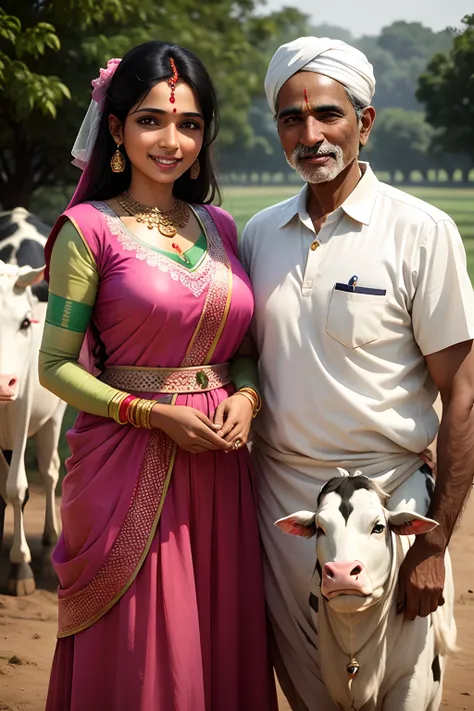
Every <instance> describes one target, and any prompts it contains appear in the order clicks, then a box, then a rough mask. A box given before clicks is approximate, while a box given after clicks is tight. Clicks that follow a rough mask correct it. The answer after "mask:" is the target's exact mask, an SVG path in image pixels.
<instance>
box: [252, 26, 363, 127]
mask: <svg viewBox="0 0 474 711" xmlns="http://www.w3.org/2000/svg"><path fill="white" fill-rule="evenodd" d="M301 70H304V71H307V72H316V73H317V74H324V75H325V76H327V77H330V78H331V79H335V80H336V81H338V82H340V83H341V84H342V85H343V86H345V87H346V89H348V90H349V91H350V92H351V93H352V94H353V95H354V96H355V97H356V98H357V99H360V101H362V102H363V103H364V104H365V105H366V106H368V105H369V104H370V102H371V101H372V97H373V95H374V91H375V77H374V69H373V67H372V65H371V64H370V62H369V60H368V59H367V57H366V56H365V54H363V53H362V52H360V51H359V50H358V49H356V48H355V47H351V46H350V45H349V44H346V43H345V42H342V41H341V40H333V39H329V37H300V38H299V39H296V40H293V42H288V43H287V44H282V45H281V47H279V48H278V49H277V51H276V52H275V54H274V55H273V57H272V60H271V62H270V65H269V67H268V71H267V76H266V77H265V93H266V95H267V100H268V103H269V104H270V108H271V109H272V111H273V112H274V113H275V112H276V109H277V98H278V92H279V91H280V89H281V87H282V86H283V84H284V83H285V82H286V81H288V79H289V78H290V77H292V76H293V74H296V73H297V72H300V71H301Z"/></svg>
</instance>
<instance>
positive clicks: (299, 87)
mask: <svg viewBox="0 0 474 711" xmlns="http://www.w3.org/2000/svg"><path fill="white" fill-rule="evenodd" d="M372 121H373V118H372V120H371V121H370V126H369V127H368V128H367V127H366V125H365V124H366V121H365V120H360V119H358V117H357V115H356V112H355V109H354V107H353V105H352V104H351V102H350V101H349V98H348V96H347V94H346V91H345V89H344V87H343V86H342V84H340V83H339V82H337V81H335V80H334V79H330V78H329V77H325V76H323V75H322V74H315V73H314V72H304V71H302V72H298V73H297V74H294V75H293V76H292V77H291V78H290V79H288V81H287V82H286V83H285V84H284V85H283V86H282V88H281V89H280V92H279V94H278V107H277V126H278V134H279V136H280V140H281V144H282V146H283V150H284V151H285V156H286V159H287V161H288V163H289V164H290V166H291V167H292V168H294V170H296V172H297V173H298V174H299V175H300V176H301V177H302V178H303V180H305V181H306V182H307V183H327V182H329V181H331V180H334V179H335V178H336V177H337V176H338V175H339V173H341V172H342V171H343V170H344V169H345V168H347V166H349V165H350V164H351V163H352V162H353V161H354V160H355V159H356V158H357V156H358V154H359V144H362V145H365V144H366V142H367V140H368V137H369V133H370V128H371V126H372Z"/></svg>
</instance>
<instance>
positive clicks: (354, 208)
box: [278, 161, 379, 228]
mask: <svg viewBox="0 0 474 711" xmlns="http://www.w3.org/2000/svg"><path fill="white" fill-rule="evenodd" d="M359 166H360V168H361V170H362V178H361V179H360V180H359V182H358V183H357V185H356V186H355V188H354V190H353V191H352V192H351V194H350V195H349V197H347V198H346V199H345V201H344V202H343V203H342V205H341V206H340V208H339V209H342V210H344V212H345V213H346V215H348V216H349V217H351V218H352V219H353V220H356V222H361V223H362V224H363V225H369V224H370V218H371V216H372V211H373V209H374V204H375V200H376V197H377V192H378V186H379V181H378V178H377V176H376V175H375V173H374V172H373V170H372V168H371V167H370V165H369V164H368V163H365V162H362V161H359ZM308 190H309V187H308V184H307V183H306V185H304V186H303V188H302V190H300V192H299V193H298V194H297V195H295V196H294V197H293V198H291V199H290V200H287V202H286V203H285V205H283V207H282V211H281V217H280V220H279V223H278V226H279V227H280V228H281V227H285V225H287V224H288V223H289V221H290V220H291V219H293V217H294V216H295V215H299V217H300V219H301V221H302V222H306V221H307V220H308V219H309V216H308V210H307V208H306V204H307V200H308Z"/></svg>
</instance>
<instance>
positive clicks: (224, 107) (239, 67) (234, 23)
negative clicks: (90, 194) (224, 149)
mask: <svg viewBox="0 0 474 711" xmlns="http://www.w3.org/2000/svg"><path fill="white" fill-rule="evenodd" d="M259 4H260V2H259V0H213V2H212V3H196V2H195V0H162V1H161V2H160V3H156V2H155V0H101V2H100V3H98V2H96V0H22V3H21V5H20V9H18V7H17V6H18V0H15V1H14V0H6V1H4V2H3V7H4V15H2V17H5V18H9V19H8V20H7V19H5V21H4V22H2V25H1V27H2V35H1V38H0V50H1V51H2V53H3V54H2V55H0V58H1V59H2V61H5V60H3V56H4V55H5V56H6V57H7V61H6V62H5V63H6V64H8V62H10V63H14V62H16V61H19V62H21V61H23V59H21V58H20V57H18V56H17V55H16V54H15V52H17V51H18V48H20V49H19V51H20V53H22V52H23V48H24V47H26V46H28V47H30V49H34V50H35V51H36V56H34V54H33V55H31V62H30V63H29V64H28V65H26V66H27V67H28V71H29V72H30V75H31V76H34V77H35V82H36V84H34V85H33V84H32V80H29V81H30V83H28V81H27V79H26V78H24V77H23V79H22V81H23V85H22V91H18V83H16V82H18V81H19V80H18V79H17V78H15V77H14V76H13V74H12V71H11V70H10V69H9V68H8V67H7V68H6V69H4V70H3V71H4V80H3V83H2V85H1V86H0V202H1V203H2V204H3V206H4V207H6V208H10V207H13V206H15V205H17V204H22V205H25V206H28V203H29V200H30V198H31V194H32V192H33V191H34V190H35V188H36V187H37V186H39V185H43V186H44V185H58V184H64V183H68V182H69V183H70V182H73V181H74V180H75V179H76V178H77V172H73V169H71V168H70V166H69V161H70V157H69V151H70V148H71V146H72V143H73V141H74V137H75V134H76V132H77V129H78V127H79V125H80V122H81V120H82V117H83V114H84V111H85V109H86V107H87V105H88V102H89V100H90V82H91V79H92V78H93V77H95V76H97V75H98V70H99V67H100V66H105V63H106V61H107V59H109V58H110V57H114V56H118V57H120V56H123V54H124V53H125V52H127V51H128V50H129V49H130V48H132V47H133V46H135V45H137V44H139V43H141V42H145V41H147V40H149V39H151V38H156V39H161V40H165V41H168V42H171V43H176V44H181V45H183V46H185V47H189V48H190V49H192V50H193V51H194V52H195V53H196V54H197V55H198V56H199V57H200V58H201V59H202V60H203V61H204V63H205V64H206V66H207V67H208V68H209V70H210V72H211V75H212V77H213V79H214V81H215V82H216V85H217V88H218V93H219V98H220V105H221V114H222V131H221V136H220V143H221V145H222V146H225V145H226V144H229V143H233V142H239V143H240V145H241V146H245V145H250V143H251V139H252V131H251V129H250V127H249V124H248V121H247V117H248V111H249V108H250V103H251V100H252V96H255V95H257V94H258V93H260V92H261V86H262V82H263V75H264V72H265V69H266V66H265V64H266V61H265V59H266V53H265V50H264V46H265V43H266V42H267V41H268V39H269V38H270V37H271V36H274V35H276V34H277V33H278V32H279V29H280V27H281V26H282V24H284V23H286V22H288V21H290V20H293V19H294V18H295V17H296V16H295V14H294V13H292V12H287V11H282V12H281V13H272V14H269V15H261V14H257V12H256V10H257V9H258V6H259ZM45 28H48V30H47V31H46V29H45ZM41 33H42V34H41ZM18 43H19V44H18ZM12 47H13V49H12ZM14 50H15V51H14ZM21 56H23V55H21ZM32 66H34V68H35V72H37V74H33V70H32ZM56 75H57V79H56V78H55V77H56ZM60 94H61V95H60ZM69 95H70V96H71V97H72V98H71V100H70V101H64V99H66V98H67V97H68V96H69ZM40 98H41V101H42V102H43V104H42V105H40V104H39V103H38V102H39V101H40ZM45 109H46V112H45ZM20 110H21V111H22V113H20ZM55 112H57V116H56V118H55V120H54V122H53V121H52V120H51V118H52V116H54V114H55ZM48 113H49V116H47V115H45V114H48Z"/></svg>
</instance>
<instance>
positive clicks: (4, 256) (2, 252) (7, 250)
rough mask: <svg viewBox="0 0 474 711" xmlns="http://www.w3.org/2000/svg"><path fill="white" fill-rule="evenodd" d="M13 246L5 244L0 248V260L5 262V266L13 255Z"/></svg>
mask: <svg viewBox="0 0 474 711" xmlns="http://www.w3.org/2000/svg"><path fill="white" fill-rule="evenodd" d="M13 251H14V250H13V245H12V244H7V245H5V247H1V248H0V259H1V260H2V262H5V264H8V262H9V261H10V258H11V256H12V254H13Z"/></svg>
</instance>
